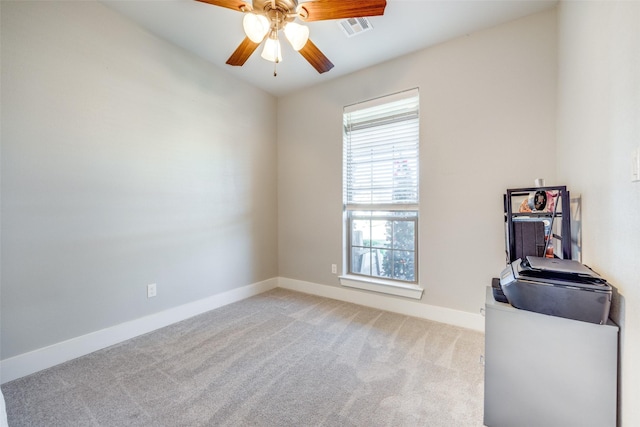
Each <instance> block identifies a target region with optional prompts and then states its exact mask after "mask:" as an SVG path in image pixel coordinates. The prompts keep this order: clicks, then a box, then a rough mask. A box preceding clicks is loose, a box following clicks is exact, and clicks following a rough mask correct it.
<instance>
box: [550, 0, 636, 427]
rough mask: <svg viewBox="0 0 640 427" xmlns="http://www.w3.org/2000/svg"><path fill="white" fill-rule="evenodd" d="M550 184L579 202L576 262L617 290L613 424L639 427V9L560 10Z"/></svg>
mask: <svg viewBox="0 0 640 427" xmlns="http://www.w3.org/2000/svg"><path fill="white" fill-rule="evenodd" d="M558 16H559V20H558V22H559V58H560V61H559V83H558V86H559V89H560V90H559V97H558V177H559V178H560V179H562V180H563V181H564V182H566V183H567V184H568V185H570V186H571V188H572V189H573V190H574V193H575V194H581V200H582V210H581V211H582V213H581V219H582V235H581V237H582V247H583V251H582V252H583V258H582V260H583V262H584V263H586V264H588V265H590V266H591V267H592V268H594V269H595V270H596V271H598V272H599V273H600V274H602V275H603V276H604V277H606V278H607V279H608V280H609V281H610V282H611V283H612V284H613V285H614V286H616V287H617V288H618V292H619V293H620V298H619V299H618V300H617V301H616V302H617V304H616V307H614V309H613V318H614V319H615V320H616V321H618V323H619V324H620V326H621V375H620V378H621V388H620V390H621V395H620V396H621V415H622V416H621V421H622V425H623V426H637V425H640V406H639V405H638V402H640V365H638V360H640V182H635V183H634V182H631V155H632V152H633V150H634V149H636V148H638V147H640V2H629V1H624V2H623V1H621V2H617V1H609V2H605V1H597V2H573V1H570V2H563V3H561V5H560V8H559V15H558Z"/></svg>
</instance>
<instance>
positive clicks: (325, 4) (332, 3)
mask: <svg viewBox="0 0 640 427" xmlns="http://www.w3.org/2000/svg"><path fill="white" fill-rule="evenodd" d="M197 1H200V2H202V3H208V4H212V5H214V6H220V7H226V8H228V9H233V10H237V11H239V12H243V13H244V14H245V16H244V19H243V22H242V26H243V28H244V32H245V34H246V37H245V38H244V40H243V41H242V42H241V43H240V45H239V46H238V48H237V49H236V50H235V51H234V52H233V53H232V54H231V56H230V57H229V59H227V64H229V65H235V66H242V65H243V64H244V63H245V62H246V61H247V59H249V57H250V56H251V54H253V52H254V51H255V50H256V49H257V48H258V46H260V44H262V42H263V41H265V40H266V41H265V46H264V49H263V51H262V55H261V56H262V57H263V58H264V59H266V60H268V61H271V62H274V63H276V64H277V63H279V62H280V61H282V53H281V50H280V41H279V33H280V31H283V32H284V34H285V37H286V38H287V40H289V42H290V43H291V45H292V46H293V48H294V49H295V50H297V51H298V52H300V54H301V55H302V56H303V57H304V58H305V59H306V60H307V61H308V62H309V63H310V64H311V65H312V66H313V68H315V69H316V70H317V71H318V72H319V73H324V72H327V71H329V70H330V69H332V68H333V64H332V63H331V61H329V58H327V57H326V56H325V55H324V54H323V53H322V52H321V51H320V49H318V47H317V46H316V45H315V44H314V43H313V42H312V41H311V40H309V27H307V26H305V25H301V24H298V23H297V22H294V21H295V20H296V18H297V19H299V20H300V21H302V22H312V21H324V20H329V19H347V18H361V17H366V16H380V15H383V14H384V9H385V7H386V5H387V2H386V0H311V1H306V2H301V3H300V4H298V1H297V0H253V3H252V4H251V3H248V2H245V1H243V0H197ZM274 75H276V73H275V72H274Z"/></svg>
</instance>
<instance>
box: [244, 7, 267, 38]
mask: <svg viewBox="0 0 640 427" xmlns="http://www.w3.org/2000/svg"><path fill="white" fill-rule="evenodd" d="M269 27H270V25H269V20H268V19H267V17H266V16H264V15H257V14H255V13H247V14H245V15H244V19H243V20H242V28H244V33H245V34H246V35H247V37H249V39H250V40H251V41H252V42H254V43H261V42H262V40H264V36H266V35H267V33H268V32H269Z"/></svg>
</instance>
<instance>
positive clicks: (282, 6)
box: [253, 0, 298, 28]
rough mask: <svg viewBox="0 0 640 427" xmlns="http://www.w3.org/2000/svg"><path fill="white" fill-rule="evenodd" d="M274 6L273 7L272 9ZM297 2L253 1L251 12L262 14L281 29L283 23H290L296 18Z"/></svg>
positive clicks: (292, 0) (278, 0)
mask: <svg viewBox="0 0 640 427" xmlns="http://www.w3.org/2000/svg"><path fill="white" fill-rule="evenodd" d="M274 4H275V7H274ZM297 7H298V2H297V0H276V1H275V2H273V1H271V0H254V1H253V12H254V13H263V14H264V15H266V16H267V18H269V20H270V21H272V22H273V21H278V26H279V27H280V28H281V27H282V25H283V24H284V23H285V22H292V21H293V20H294V19H295V18H296V8H297Z"/></svg>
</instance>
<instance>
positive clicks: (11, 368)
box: [0, 278, 278, 384]
mask: <svg viewBox="0 0 640 427" xmlns="http://www.w3.org/2000/svg"><path fill="white" fill-rule="evenodd" d="M277 285H278V279H277V278H273V279H268V280H265V281H263V282H258V283H254V284H251V285H247V286H243V287H241V288H236V289H232V290H230V291H227V292H223V293H220V294H217V295H213V296H210V297H208V298H204V299H201V300H198V301H194V302H190V303H187V304H184V305H180V306H178V307H174V308H170V309H168V310H165V311H161V312H159V313H155V314H152V315H149V316H145V317H141V318H139V319H135V320H131V321H129V322H125V323H121V324H119V325H115V326H112V327H109V328H105V329H102V330H99V331H96V332H91V333H89V334H86V335H82V336H79V337H75V338H72V339H70V340H67V341H63V342H59V343H56V344H53V345H50V346H47V347H43V348H39V349H37V350H33V351H30V352H28V353H23V354H20V355H18V356H14V357H10V358H8V359H5V360H2V361H0V384H4V383H5V382H8V381H12V380H15V379H17V378H20V377H23V376H26V375H29V374H33V373H35V372H38V371H41V370H43V369H46V368H50V367H52V366H55V365H58V364H60V363H63V362H66V361H68V360H71V359H75V358H77V357H80V356H84V355H86V354H89V353H93V352H94V351H97V350H101V349H103V348H106V347H109V346H111V345H114V344H118V343H120V342H123V341H126V340H128V339H131V338H135V337H137V336H140V335H143V334H146V333H148V332H152V331H155V330H156V329H160V328H163V327H165V326H168V325H171V324H173V323H176V322H179V321H181V320H185V319H188V318H190V317H193V316H197V315H198V314H202V313H205V312H207V311H209V310H213V309H216V308H218V307H222V306H224V305H227V304H231V303H234V302H237V301H240V300H243V299H245V298H249V297H252V296H254V295H258V294H261V293H263V292H266V291H268V290H271V289H273V288H275V287H277Z"/></svg>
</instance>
